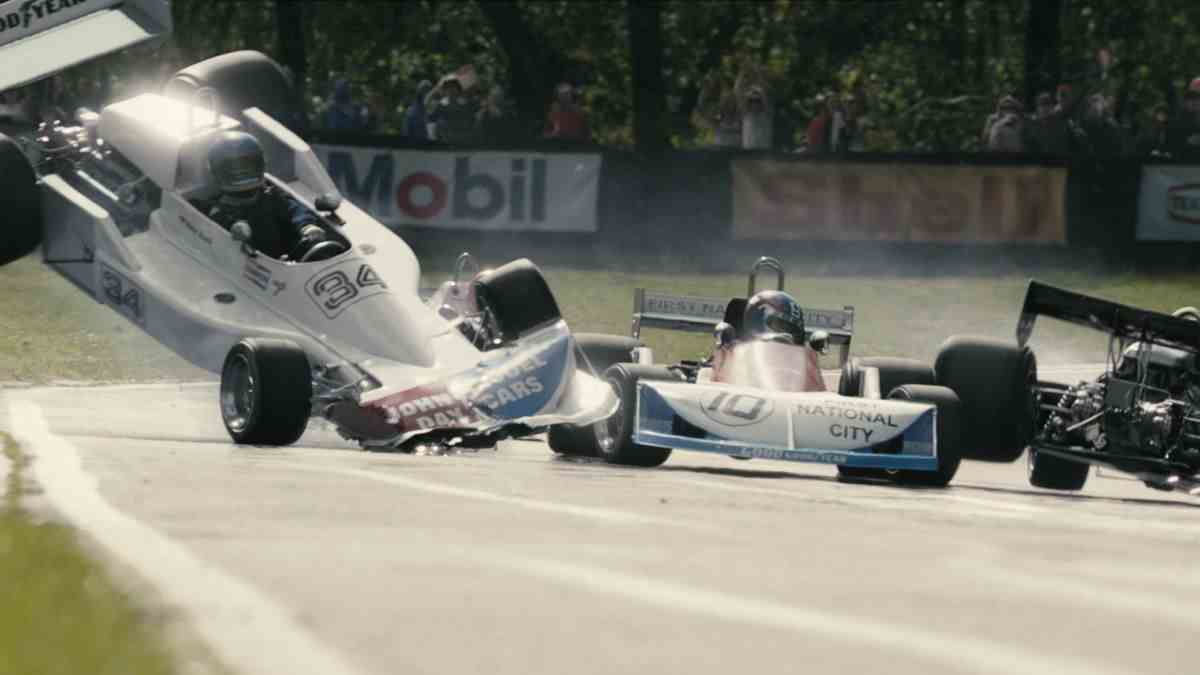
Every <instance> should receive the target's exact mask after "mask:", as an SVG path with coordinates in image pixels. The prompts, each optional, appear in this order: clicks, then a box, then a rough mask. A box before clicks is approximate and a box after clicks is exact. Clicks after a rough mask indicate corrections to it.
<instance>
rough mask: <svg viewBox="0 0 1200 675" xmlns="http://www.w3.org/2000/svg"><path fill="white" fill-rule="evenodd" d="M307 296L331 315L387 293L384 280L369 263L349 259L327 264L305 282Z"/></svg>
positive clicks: (334, 315) (326, 314) (326, 313)
mask: <svg viewBox="0 0 1200 675" xmlns="http://www.w3.org/2000/svg"><path fill="white" fill-rule="evenodd" d="M304 288H305V290H307V291H308V297H310V298H312V300H313V302H315V303H317V306H318V307H320V308H321V311H322V312H324V313H325V316H326V317H327V318H330V319H333V318H336V317H337V316H338V315H339V314H341V313H342V312H343V311H344V310H345V309H346V308H347V307H349V306H350V305H352V304H354V303H356V302H358V301H359V300H363V299H365V298H369V297H371V296H372V295H378V294H379V293H387V292H388V287H387V284H385V283H384V282H383V279H380V278H379V275H378V274H376V272H375V270H374V269H372V268H371V266H370V265H368V264H366V263H363V262H358V261H350V262H344V263H339V264H338V265H335V266H334V267H327V268H325V269H323V270H321V271H320V272H318V273H316V274H315V275H313V277H312V278H311V279H309V280H308V282H306V283H305V284H304Z"/></svg>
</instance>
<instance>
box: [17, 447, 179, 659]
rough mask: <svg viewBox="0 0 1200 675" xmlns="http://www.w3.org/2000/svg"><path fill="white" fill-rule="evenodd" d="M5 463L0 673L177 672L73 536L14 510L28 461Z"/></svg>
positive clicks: (161, 643) (160, 638)
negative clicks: (9, 464)
mask: <svg viewBox="0 0 1200 675" xmlns="http://www.w3.org/2000/svg"><path fill="white" fill-rule="evenodd" d="M0 446H3V451H4V454H5V456H6V457H7V458H8V460H9V461H10V462H11V465H12V466H11V472H10V473H9V476H8V482H7V486H6V487H7V492H6V493H5V498H4V504H3V509H2V510H0V673H3V674H9V673H11V674H12V675H18V674H19V675H42V674H46V675H50V674H63V675H67V674H73V673H89V674H90V675H107V674H111V675H130V674H133V673H137V674H138V675H158V674H160V673H162V674H167V673H175V672H177V669H176V667H175V665H174V661H173V659H172V657H171V654H170V650H169V649H168V647H167V640H166V638H165V636H164V635H163V633H162V632H161V630H160V629H159V627H157V626H156V625H154V623H153V622H152V621H151V620H150V618H149V617H148V616H146V615H145V614H143V613H141V612H139V610H137V609H136V608H134V607H133V606H132V605H131V604H130V603H129V602H128V601H127V599H126V598H125V597H124V596H123V595H122V594H121V592H120V591H119V590H118V589H117V587H116V586H115V585H114V584H113V583H112V581H111V580H110V579H109V578H108V577H107V576H106V574H105V571H104V569H103V568H102V566H101V565H100V564H99V563H97V562H95V561H93V560H91V559H89V558H88V557H87V555H86V554H85V553H84V551H83V549H82V548H81V546H80V545H79V542H78V541H77V540H76V537H75V534H74V532H72V530H71V529H69V528H67V527H64V526H62V525H57V524H53V523H41V522H36V521H35V520H34V519H33V518H32V517H31V516H30V514H29V513H28V512H26V511H25V510H24V509H23V508H22V507H21V497H22V494H23V492H24V490H25V486H24V484H23V482H22V472H23V471H24V470H25V468H26V465H27V462H28V460H27V459H26V458H25V457H24V456H23V455H22V454H21V453H20V451H19V450H18V449H17V446H16V445H15V444H14V443H13V441H12V439H10V438H9V437H7V436H5V435H4V434H0Z"/></svg>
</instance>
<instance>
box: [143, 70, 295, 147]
mask: <svg viewBox="0 0 1200 675" xmlns="http://www.w3.org/2000/svg"><path fill="white" fill-rule="evenodd" d="M205 87H211V88H212V89H214V90H215V91H216V92H217V98H218V105H219V106H220V108H221V112H222V113H224V114H226V115H229V116H230V117H233V118H235V119H242V115H241V112H242V111H243V110H245V109H246V108H259V109H261V110H262V111H263V112H265V113H267V114H268V115H270V116H271V117H272V118H274V119H275V120H277V121H279V122H281V123H282V124H283V125H284V126H286V127H288V128H290V129H292V130H293V131H300V130H301V129H302V128H303V126H304V125H303V120H302V119H301V115H300V113H299V111H300V110H301V109H302V108H301V107H300V105H299V104H300V100H299V97H298V95H297V93H296V90H295V87H294V86H293V83H292V81H291V78H290V77H289V76H288V74H287V71H285V70H284V69H283V67H282V66H280V65H279V64H278V63H276V62H275V61H274V60H272V59H271V57H269V56H267V55H266V54H263V53H262V52H256V51H251V50H243V51H237V52H230V53H228V54H221V55H220V56H214V57H212V58H211V59H205V60H204V61H201V62H199V63H195V64H193V65H190V66H188V67H187V68H184V69H183V70H181V71H179V72H178V73H175V75H174V76H173V77H172V78H171V79H170V80H169V81H168V82H167V83H166V85H165V86H164V87H163V93H164V94H165V95H167V96H170V97H172V98H176V99H179V100H183V101H189V100H191V98H192V96H193V95H194V94H195V92H196V91H197V90H198V89H202V88H205Z"/></svg>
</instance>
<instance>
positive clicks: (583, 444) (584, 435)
mask: <svg viewBox="0 0 1200 675" xmlns="http://www.w3.org/2000/svg"><path fill="white" fill-rule="evenodd" d="M575 344H576V346H577V347H579V352H580V353H581V354H582V355H583V358H581V359H579V360H578V362H577V365H578V370H581V371H584V372H586V373H588V374H591V375H595V376H597V377H603V375H604V371H606V370H608V369H609V368H611V367H612V366H614V365H616V364H618V363H628V362H629V361H630V360H631V359H632V358H633V350H634V349H637V348H638V347H640V346H642V343H641V341H639V340H636V339H634V338H631V337H624V336H621V335H602V334H598V333H576V334H575ZM546 440H547V443H548V444H549V445H550V449H551V450H553V451H554V452H556V453H558V454H560V455H563V456H568V457H595V456H597V455H598V454H599V453H600V449H599V448H598V447H597V446H596V433H595V431H594V430H593V429H592V425H590V424H588V425H584V426H576V425H574V424H555V425H554V426H552V427H550V432H549V433H548V434H547V439H546Z"/></svg>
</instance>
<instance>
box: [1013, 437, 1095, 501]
mask: <svg viewBox="0 0 1200 675" xmlns="http://www.w3.org/2000/svg"><path fill="white" fill-rule="evenodd" d="M1027 463H1028V471H1029V484H1030V485H1032V486H1034V487H1039V488H1044V489H1046V490H1069V491H1071V492H1074V491H1077V490H1082V489H1083V486H1084V485H1085V484H1087V479H1088V474H1089V473H1090V472H1091V471H1090V470H1091V468H1092V467H1091V465H1090V464H1086V463H1084V462H1072V461H1071V460H1069V459H1063V458H1062V457H1055V456H1054V455H1047V454H1046V453H1044V452H1038V451H1037V450H1036V449H1035V448H1029V458H1028V460H1027Z"/></svg>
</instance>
